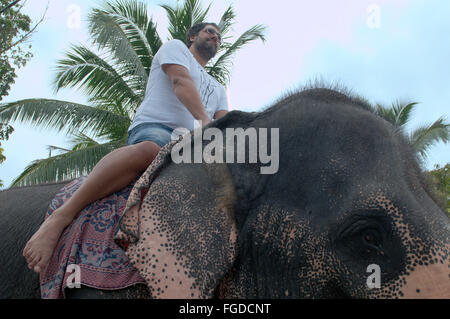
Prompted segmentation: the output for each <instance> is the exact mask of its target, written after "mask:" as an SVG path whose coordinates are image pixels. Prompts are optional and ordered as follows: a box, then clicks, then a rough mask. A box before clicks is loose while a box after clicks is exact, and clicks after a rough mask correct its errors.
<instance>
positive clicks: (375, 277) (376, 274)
mask: <svg viewBox="0 0 450 319" xmlns="http://www.w3.org/2000/svg"><path fill="white" fill-rule="evenodd" d="M366 271H367V272H368V273H370V276H369V277H367V280H366V284H367V287H368V288H369V289H374V288H377V289H378V288H381V268H380V266H379V265H377V264H371V265H369V266H367V270H366Z"/></svg>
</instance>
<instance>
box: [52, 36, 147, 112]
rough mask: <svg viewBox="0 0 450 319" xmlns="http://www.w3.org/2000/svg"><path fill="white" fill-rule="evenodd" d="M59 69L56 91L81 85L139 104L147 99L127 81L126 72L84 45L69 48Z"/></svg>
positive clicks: (93, 92)
mask: <svg viewBox="0 0 450 319" xmlns="http://www.w3.org/2000/svg"><path fill="white" fill-rule="evenodd" d="M56 72H57V74H56V78H55V81H54V86H55V88H56V91H58V90H59V89H61V88H67V87H81V88H82V89H83V90H84V92H85V93H86V94H87V95H89V96H94V97H95V96H101V97H102V98H104V99H109V100H119V101H121V102H122V103H124V104H131V105H133V106H135V105H139V103H140V102H141V101H142V99H143V96H141V95H140V93H136V92H135V91H134V90H133V89H132V88H130V86H129V85H128V84H127V83H126V81H125V79H124V74H119V73H118V72H117V71H116V70H115V69H114V68H113V67H112V66H111V65H110V64H108V63H107V62H106V61H105V60H104V59H102V58H100V57H99V56H97V55H96V54H95V53H93V52H92V51H91V50H89V49H88V48H86V47H84V46H82V45H78V46H72V52H70V51H68V52H66V58H65V59H62V60H59V61H58V62H57V67H56Z"/></svg>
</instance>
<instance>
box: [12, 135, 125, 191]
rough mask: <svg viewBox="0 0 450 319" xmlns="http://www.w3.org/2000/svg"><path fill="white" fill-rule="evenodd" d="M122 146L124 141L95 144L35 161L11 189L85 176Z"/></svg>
mask: <svg viewBox="0 0 450 319" xmlns="http://www.w3.org/2000/svg"><path fill="white" fill-rule="evenodd" d="M124 144H125V142H124V141H116V142H111V143H107V144H96V145H91V146H89V147H85V148H80V149H77V150H74V151H70V152H67V153H64V154H61V155H57V156H53V157H49V158H46V159H41V160H36V161H34V162H33V163H31V164H30V165H29V166H27V167H26V168H25V170H24V171H23V172H22V174H21V175H20V176H19V177H17V178H16V179H15V180H14V181H13V182H12V184H11V187H14V186H24V185H34V184H40V183H45V182H53V181H64V180H70V179H74V178H77V177H80V176H83V175H87V174H88V173H89V172H90V171H91V170H92V169H93V168H94V166H95V165H96V164H97V162H98V161H99V160H100V159H101V158H102V157H104V156H105V155H106V154H108V153H110V152H111V151H113V150H114V149H116V148H118V147H120V146H123V145H124Z"/></svg>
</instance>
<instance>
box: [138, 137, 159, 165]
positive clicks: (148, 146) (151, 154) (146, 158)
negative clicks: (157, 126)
mask: <svg viewBox="0 0 450 319" xmlns="http://www.w3.org/2000/svg"><path fill="white" fill-rule="evenodd" d="M133 147H134V156H136V160H138V161H140V162H142V165H143V166H145V167H147V166H149V165H150V164H151V163H152V161H153V160H154V159H155V157H156V155H158V152H159V150H160V149H161V148H160V147H159V145H158V144H156V143H155V142H151V141H144V142H140V143H137V144H134V145H133Z"/></svg>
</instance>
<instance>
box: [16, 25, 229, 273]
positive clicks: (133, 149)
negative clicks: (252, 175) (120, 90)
mask: <svg viewBox="0 0 450 319" xmlns="http://www.w3.org/2000/svg"><path fill="white" fill-rule="evenodd" d="M221 41H222V38H221V35H220V32H219V27H218V26H217V25H216V24H214V23H200V24H197V25H194V26H192V27H191V28H190V29H189V30H188V32H187V35H186V45H185V44H183V43H182V42H181V41H179V40H171V41H168V42H167V43H165V44H164V45H163V46H162V47H161V48H160V50H159V51H158V52H157V54H156V55H155V58H154V59H153V62H152V67H151V70H150V75H149V81H148V84H147V91H146V96H145V98H144V101H143V102H142V104H141V105H140V107H139V108H138V110H137V113H136V116H135V117H134V120H133V123H132V124H131V126H130V128H129V131H128V141H127V144H128V145H127V146H125V147H122V148H120V149H117V150H114V151H113V152H111V153H110V154H108V155H106V156H105V157H104V158H103V159H102V160H100V162H99V163H98V164H97V165H96V166H95V167H94V169H93V170H92V172H91V173H90V174H89V176H88V178H87V179H86V180H85V181H84V182H83V184H82V185H81V187H80V188H78V190H77V191H76V192H75V193H74V194H73V196H72V197H71V198H70V199H69V200H68V201H67V202H65V203H64V205H63V206H61V207H59V208H58V209H57V210H55V211H54V212H53V213H52V214H51V216H49V217H48V218H47V219H46V220H45V221H44V223H43V224H42V226H41V227H40V228H39V230H38V231H37V232H36V233H35V234H34V235H33V236H32V237H31V239H30V240H29V241H28V242H27V244H26V246H25V248H24V250H23V256H24V257H25V258H26V260H27V262H28V267H29V268H30V269H33V270H34V271H35V272H40V271H41V270H42V269H43V268H44V267H45V266H46V265H47V264H48V262H49V259H50V257H51V255H52V254H53V251H54V248H55V246H56V244H57V242H58V239H59V237H60V236H61V233H62V232H63V230H64V228H66V227H67V226H68V225H69V224H70V223H71V222H72V221H73V219H74V217H75V216H76V215H77V214H78V212H79V211H81V210H82V209H83V208H84V207H86V206H87V205H88V204H90V203H92V202H94V201H95V200H98V199H100V198H103V197H105V196H107V195H109V194H111V193H113V192H115V191H118V190H120V189H122V188H124V187H126V186H127V185H128V184H129V183H130V182H131V181H133V180H134V179H135V178H136V177H137V176H138V175H139V174H140V173H142V172H143V171H144V170H145V169H146V168H147V167H148V166H149V165H150V164H151V162H152V161H153V159H154V158H155V156H156V154H158V152H159V150H160V149H161V147H162V146H164V145H165V144H167V143H168V142H169V141H170V139H171V134H172V132H173V130H174V129H175V128H177V127H183V128H187V129H189V130H191V129H193V128H194V121H195V120H198V121H201V123H202V124H204V125H206V124H208V123H209V122H210V121H211V120H213V119H217V118H220V117H221V116H223V115H225V114H226V113H227V110H228V102H227V97H226V94H225V90H224V88H223V86H222V85H221V84H219V82H217V81H216V80H215V79H214V78H213V77H212V76H210V75H209V74H208V73H206V71H205V70H204V67H205V65H206V64H207V63H208V61H209V60H210V59H211V58H213V57H214V56H215V54H216V52H217V50H218V48H219V46H220V44H221Z"/></svg>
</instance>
